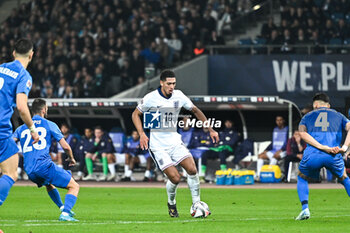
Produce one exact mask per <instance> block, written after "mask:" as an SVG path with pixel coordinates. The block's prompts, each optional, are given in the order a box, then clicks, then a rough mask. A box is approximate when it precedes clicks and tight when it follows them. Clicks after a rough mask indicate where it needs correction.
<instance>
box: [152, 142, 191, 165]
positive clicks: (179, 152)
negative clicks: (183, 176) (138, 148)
mask: <svg viewBox="0 0 350 233" xmlns="http://www.w3.org/2000/svg"><path fill="white" fill-rule="evenodd" d="M149 152H150V155H151V157H152V159H153V160H154V162H155V163H156V164H157V166H158V167H159V169H160V170H162V171H164V170H165V169H167V168H168V167H171V166H176V165H178V164H179V163H181V162H182V161H183V160H184V159H186V158H188V157H191V156H192V155H191V153H190V151H189V150H188V149H187V148H186V146H185V145H184V144H183V143H181V144H178V145H176V146H174V147H172V148H169V149H163V150H154V149H152V150H151V149H150V150H149Z"/></svg>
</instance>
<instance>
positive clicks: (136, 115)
mask: <svg viewBox="0 0 350 233" xmlns="http://www.w3.org/2000/svg"><path fill="white" fill-rule="evenodd" d="M141 115H142V112H141V111H140V110H139V109H138V108H135V110H134V112H133V113H132V116H131V118H132V122H133V123H134V125H135V128H136V130H137V132H138V133H139V135H140V147H141V149H142V150H147V149H148V141H149V139H148V137H147V135H146V134H145V131H144V130H143V127H142V122H141Z"/></svg>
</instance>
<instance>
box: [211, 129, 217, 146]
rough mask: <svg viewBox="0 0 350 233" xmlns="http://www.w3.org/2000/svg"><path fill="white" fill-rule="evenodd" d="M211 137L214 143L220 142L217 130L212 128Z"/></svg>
mask: <svg viewBox="0 0 350 233" xmlns="http://www.w3.org/2000/svg"><path fill="white" fill-rule="evenodd" d="M210 137H211V140H212V141H213V143H218V142H219V134H218V132H216V131H215V130H213V129H211V130H210Z"/></svg>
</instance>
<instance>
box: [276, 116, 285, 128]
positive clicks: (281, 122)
mask: <svg viewBox="0 0 350 233" xmlns="http://www.w3.org/2000/svg"><path fill="white" fill-rule="evenodd" d="M276 125H277V126H278V128H282V127H283V126H284V120H283V118H282V117H280V116H278V117H276Z"/></svg>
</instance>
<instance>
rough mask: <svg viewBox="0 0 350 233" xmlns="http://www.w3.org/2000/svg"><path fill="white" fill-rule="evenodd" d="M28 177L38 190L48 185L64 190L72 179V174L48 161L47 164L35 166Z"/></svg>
mask: <svg viewBox="0 0 350 233" xmlns="http://www.w3.org/2000/svg"><path fill="white" fill-rule="evenodd" d="M28 177H29V179H30V180H31V181H33V182H34V183H36V184H37V185H38V187H39V188H40V187H41V186H46V185H49V184H52V185H54V186H55V187H59V188H66V187H67V185H68V184H69V182H70V180H71V178H72V174H71V173H70V172H69V171H67V170H64V169H63V168H61V167H59V166H57V165H56V164H55V163H54V162H52V161H50V162H49V163H45V164H41V165H39V166H36V168H35V170H34V171H32V172H30V173H28Z"/></svg>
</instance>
